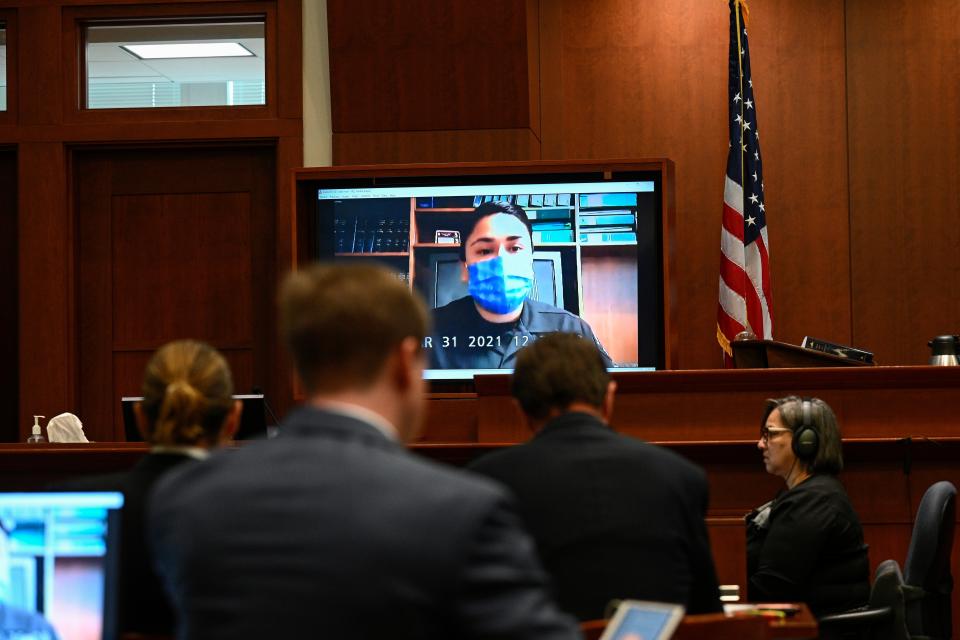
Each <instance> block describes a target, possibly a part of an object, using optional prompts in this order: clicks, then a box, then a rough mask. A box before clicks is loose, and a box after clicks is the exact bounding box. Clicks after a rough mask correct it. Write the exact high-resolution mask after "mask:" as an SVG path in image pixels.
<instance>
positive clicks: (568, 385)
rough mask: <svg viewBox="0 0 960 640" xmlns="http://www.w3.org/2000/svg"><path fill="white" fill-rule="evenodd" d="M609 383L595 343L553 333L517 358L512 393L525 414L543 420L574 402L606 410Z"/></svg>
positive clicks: (521, 352) (571, 334)
mask: <svg viewBox="0 0 960 640" xmlns="http://www.w3.org/2000/svg"><path fill="white" fill-rule="evenodd" d="M609 384H610V374H609V373H608V372H607V368H606V366H604V362H603V357H602V356H601V355H600V350H599V349H597V346H596V345H595V344H593V341H592V340H590V339H588V338H581V337H580V336H579V335H576V334H573V333H551V334H548V335H545V336H543V337H541V338H538V339H537V340H536V342H534V343H533V344H531V345H530V346H528V347H526V348H524V349H523V350H521V351H520V353H519V354H518V355H517V366H516V368H515V369H514V372H513V383H512V388H511V391H512V393H513V396H514V397H515V398H516V399H517V401H518V402H519V403H520V406H521V407H522V408H523V411H524V413H526V414H527V415H528V416H530V417H531V418H534V419H536V420H542V419H544V418H546V417H548V416H549V415H550V413H551V412H552V411H554V410H556V411H560V412H563V411H566V410H567V409H568V408H569V407H570V405H571V404H573V403H574V402H582V403H584V404H587V405H590V406H591V407H596V408H598V409H599V408H602V407H603V402H604V398H605V396H606V393H607V386H608V385H609Z"/></svg>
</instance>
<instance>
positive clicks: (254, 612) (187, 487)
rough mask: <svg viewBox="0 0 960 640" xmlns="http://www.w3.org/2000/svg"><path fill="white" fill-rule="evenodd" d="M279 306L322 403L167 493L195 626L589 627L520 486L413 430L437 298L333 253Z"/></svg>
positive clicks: (496, 631)
mask: <svg viewBox="0 0 960 640" xmlns="http://www.w3.org/2000/svg"><path fill="white" fill-rule="evenodd" d="M280 309H281V319H280V327H281V334H282V336H283V339H284V341H285V342H286V344H287V346H288V347H289V348H290V350H291V353H292V355H293V360H294V364H295V366H296V368H297V372H298V374H299V376H300V379H301V381H302V383H303V385H304V388H305V389H306V392H307V394H308V400H307V404H306V406H304V407H302V408H301V409H300V410H299V411H298V412H296V413H294V414H292V415H291V416H290V417H288V419H287V420H286V421H285V423H284V424H283V425H282V426H281V428H280V431H279V435H278V436H277V437H276V438H274V439H272V440H263V441H258V442H253V443H250V444H248V445H246V446H244V447H243V448H241V449H240V450H238V451H231V452H224V453H218V454H214V455H213V456H211V457H210V459H209V460H207V461H206V462H204V463H203V464H198V465H192V466H191V467H189V468H184V469H183V470H182V471H176V472H174V473H173V474H171V475H170V476H169V477H168V478H165V479H164V480H163V481H162V482H161V483H160V485H159V486H158V487H157V489H156V491H155V493H154V496H153V499H152V501H151V513H150V529H151V533H152V539H153V542H154V550H155V551H156V555H157V564H158V567H159V569H160V573H161V575H162V577H163V579H164V582H165V583H166V586H167V588H168V590H169V592H170V593H171V595H172V596H173V601H174V605H175V609H176V611H177V613H178V618H179V621H180V623H179V629H178V635H179V637H181V638H202V639H203V640H218V639H220V638H223V639H226V638H230V639H232V640H243V639H247V638H249V639H251V640H262V639H264V638H304V637H315V638H391V639H402V638H417V639H419V640H426V639H429V638H490V639H495V638H511V639H517V640H520V639H523V638H544V639H547V640H551V639H557V640H559V639H561V638H562V639H568V638H576V637H579V634H578V630H577V627H576V625H575V623H574V621H573V620H571V619H570V618H568V617H566V616H564V615H563V614H561V613H560V611H559V610H558V609H557V608H556V606H555V605H554V603H553V602H552V601H551V600H550V597H549V596H548V594H547V590H546V586H545V582H546V579H547V577H546V574H545V573H544V572H543V569H542V568H541V567H540V564H539V562H538V561H537V558H536V551H535V549H534V546H533V541H532V540H531V539H530V538H529V536H528V535H527V534H526V532H524V531H523V529H522V528H521V526H520V522H519V519H518V518H517V516H516V514H515V513H514V510H513V507H512V505H511V503H510V499H509V498H508V497H507V495H506V493H505V492H504V491H503V490H502V489H501V488H500V487H498V486H497V485H496V484H494V483H492V482H489V481H487V480H484V479H480V478H477V477H475V476H473V475H470V474H466V473H462V472H459V471H456V470H454V469H450V468H448V467H444V466H440V465H436V464H433V463H431V462H428V461H426V460H424V459H422V458H419V457H417V456H414V455H412V454H411V453H409V452H407V451H406V450H405V449H404V447H403V445H402V443H403V442H404V441H410V440H412V439H413V438H415V437H416V435H417V433H418V431H419V429H420V425H421V421H422V415H423V411H424V408H425V396H424V382H423V366H424V354H423V352H422V345H423V340H424V337H425V335H426V331H427V311H426V309H425V308H424V306H423V303H422V302H420V300H419V299H418V298H416V297H415V296H414V295H413V294H412V293H411V292H410V291H409V290H408V289H407V287H406V286H404V285H403V283H401V282H399V281H398V280H397V279H396V278H395V277H394V276H393V275H392V274H391V273H390V272H389V271H386V270H384V269H381V268H378V267H374V266H372V265H366V266H357V265H351V266H343V265H330V266H315V267H311V268H307V269H303V270H301V271H299V272H297V273H295V274H293V275H291V276H290V277H289V278H288V280H287V281H286V283H285V284H284V286H283V289H282V292H281V299H280Z"/></svg>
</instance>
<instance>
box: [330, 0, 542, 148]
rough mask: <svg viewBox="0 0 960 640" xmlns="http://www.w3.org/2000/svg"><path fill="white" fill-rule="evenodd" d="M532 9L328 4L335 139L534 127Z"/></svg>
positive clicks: (519, 0)
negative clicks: (530, 42) (373, 134)
mask: <svg viewBox="0 0 960 640" xmlns="http://www.w3.org/2000/svg"><path fill="white" fill-rule="evenodd" d="M527 4H528V3H527V1H526V0H487V1H486V2H436V1H435V0H387V1H385V2H378V3H376V5H375V6H371V5H364V4H362V3H361V4H358V3H355V2H350V0H328V2H327V24H328V28H329V43H330V84H331V92H330V93H331V100H332V105H331V106H332V116H333V131H334V133H359V132H370V131H432V130H462V129H465V130H469V129H516V128H523V127H529V126H530V100H529V95H530V88H529V84H528V47H527V42H528V38H527V16H526V14H527Z"/></svg>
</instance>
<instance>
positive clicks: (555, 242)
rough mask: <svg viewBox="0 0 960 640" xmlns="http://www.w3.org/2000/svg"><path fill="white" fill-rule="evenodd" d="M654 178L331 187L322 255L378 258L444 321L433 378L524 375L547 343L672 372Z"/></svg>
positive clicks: (320, 215)
mask: <svg viewBox="0 0 960 640" xmlns="http://www.w3.org/2000/svg"><path fill="white" fill-rule="evenodd" d="M661 182H662V181H661V174H660V173H659V172H656V171H622V172H616V173H613V172H602V171H597V172H589V171H588V172H575V173H571V172H564V173H557V172H544V173H536V174H531V173H524V174H514V173H510V172H504V173H502V174H496V173H495V172H493V173H490V174H486V175H450V174H448V173H447V174H439V175H434V174H431V173H430V171H429V168H425V169H424V172H423V174H422V175H415V176H411V175H409V174H408V175H404V176H402V177H393V178H391V177H389V176H377V177H373V178H363V177H361V178H358V177H356V175H353V176H350V177H338V176H335V175H332V176H330V177H322V178H321V179H318V180H316V181H311V182H310V189H311V192H310V193H311V194H312V198H313V202H314V203H315V207H312V208H311V211H312V216H313V219H311V220H309V221H308V222H309V223H308V224H307V225H306V226H307V228H308V229H310V234H311V237H310V238H309V241H308V242H307V243H306V245H307V247H308V249H309V253H311V254H312V255H311V256H310V257H311V258H315V259H320V260H334V261H342V262H348V263H351V262H352V263H356V262H360V261H370V260H372V261H377V262H379V263H382V264H384V265H386V266H388V267H389V268H391V269H392V270H394V271H395V272H396V274H397V277H398V278H400V279H402V280H403V281H404V282H406V283H408V284H409V286H410V287H411V288H412V289H413V290H415V291H417V292H419V293H420V295H422V296H423V299H424V300H425V301H426V303H427V305H428V307H429V308H430V309H431V310H432V313H433V331H432V334H431V335H430V336H429V337H428V338H427V340H426V341H425V343H424V346H425V348H426V350H427V354H428V356H429V362H430V364H429V369H428V370H427V372H426V377H427V378H430V379H466V378H472V377H473V376H474V375H477V374H484V373H493V372H497V373H499V372H503V371H505V370H510V369H512V368H513V365H514V362H515V359H516V354H517V352H518V351H519V350H521V349H522V348H523V347H524V346H526V345H528V344H530V343H531V342H532V341H535V340H536V339H537V338H538V337H540V336H542V335H544V334H546V333H550V332H555V331H566V332H572V333H576V334H578V335H581V336H582V337H583V338H584V339H588V340H592V341H594V342H595V343H596V344H597V345H598V347H599V348H600V349H601V350H602V353H603V355H604V358H605V360H606V363H607V365H608V367H609V368H610V369H611V370H622V371H637V370H651V369H658V368H663V367H664V329H663V326H664V323H663V267H662V263H663V251H664V243H663V222H662V211H661V209H662V193H661V189H662V185H661Z"/></svg>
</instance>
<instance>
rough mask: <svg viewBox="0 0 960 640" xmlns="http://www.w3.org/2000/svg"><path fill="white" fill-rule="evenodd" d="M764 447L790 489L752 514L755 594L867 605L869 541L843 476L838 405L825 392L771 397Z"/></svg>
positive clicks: (765, 598) (837, 606) (817, 605)
mask: <svg viewBox="0 0 960 640" xmlns="http://www.w3.org/2000/svg"><path fill="white" fill-rule="evenodd" d="M757 448H758V449H760V451H762V452H763V464H764V466H765V467H766V470H767V473H770V474H773V475H775V476H779V477H781V478H783V480H784V482H786V484H787V488H786V490H785V491H783V492H782V493H780V494H779V495H778V496H777V497H776V498H775V499H774V500H773V501H771V502H768V503H767V504H765V505H763V506H762V507H760V508H758V509H756V510H754V511H753V512H752V513H750V514H749V515H748V516H747V579H748V586H747V598H748V599H749V600H750V601H751V602H769V601H774V600H776V601H787V602H806V603H807V605H808V606H809V607H810V610H811V612H812V613H813V614H814V615H815V616H817V617H820V616H823V615H826V614H829V613H837V612H840V611H845V610H847V609H853V608H855V607H859V606H862V605H865V604H867V599H868V597H869V595H870V566H869V562H868V560H867V546H866V545H865V544H864V543H863V529H862V528H861V526H860V519H859V518H858V517H857V514H856V512H854V510H853V507H852V506H851V505H850V500H849V498H847V492H846V491H845V490H844V488H843V485H842V484H840V480H838V479H837V474H838V473H839V472H840V470H841V469H843V456H842V454H841V451H840V428H839V427H838V426H837V418H836V416H835V415H834V414H833V411H832V410H831V409H830V407H829V406H828V405H827V403H825V402H824V401H823V400H820V399H817V398H798V397H796V396H788V397H786V398H780V399H778V400H767V404H766V408H765V410H764V414H763V420H762V421H761V422H760V440H759V441H758V442H757Z"/></svg>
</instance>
